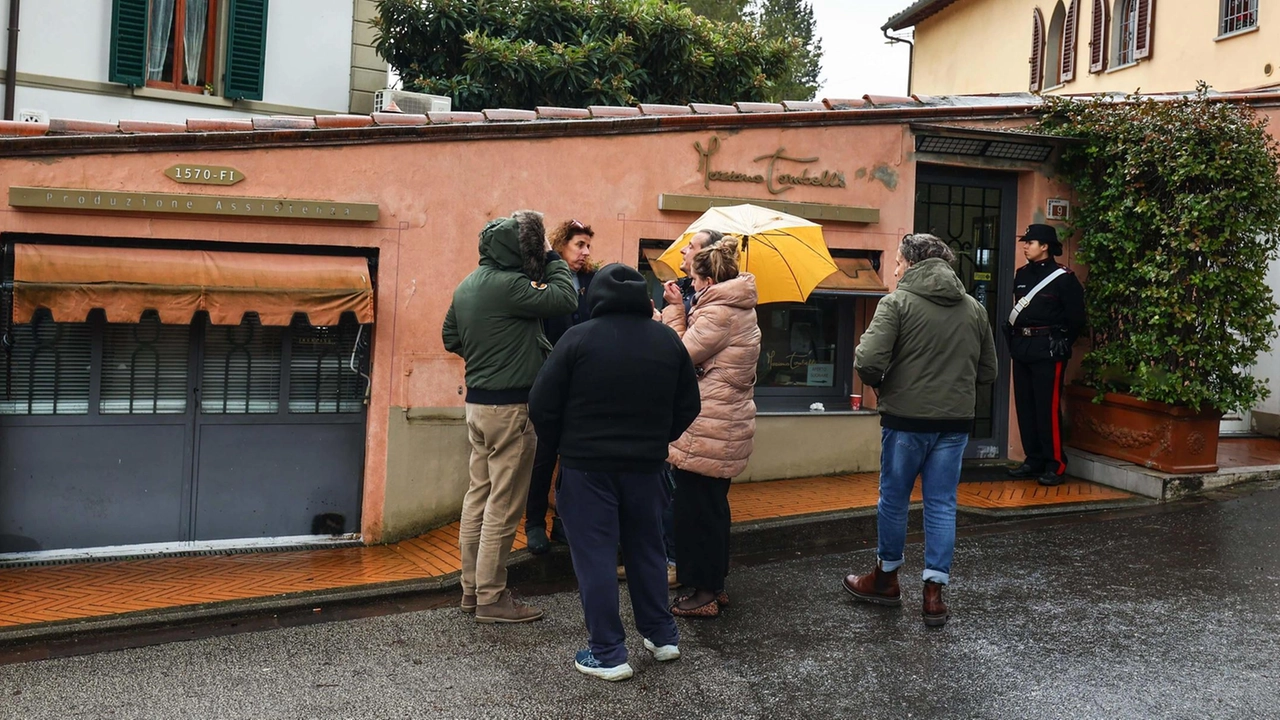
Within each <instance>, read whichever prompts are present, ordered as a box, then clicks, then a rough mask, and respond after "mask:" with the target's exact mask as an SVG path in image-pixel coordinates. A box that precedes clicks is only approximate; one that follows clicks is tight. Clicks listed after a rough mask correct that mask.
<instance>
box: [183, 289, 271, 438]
mask: <svg viewBox="0 0 1280 720" xmlns="http://www.w3.org/2000/svg"><path fill="white" fill-rule="evenodd" d="M283 337H284V328H279V327H263V326H262V323H260V322H259V321H258V317H257V315H256V314H252V313H251V314H246V315H245V317H244V319H243V320H242V321H241V322H240V324H239V325H206V326H205V331H204V371H203V382H202V383H201V384H200V411H201V412H203V413H205V414H206V415H223V414H233V413H248V414H274V413H276V412H278V411H279V410H280V347H281V341H282V339H283Z"/></svg>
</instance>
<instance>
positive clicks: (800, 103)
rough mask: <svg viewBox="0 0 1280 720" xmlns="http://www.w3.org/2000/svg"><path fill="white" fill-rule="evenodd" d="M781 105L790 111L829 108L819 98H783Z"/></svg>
mask: <svg viewBox="0 0 1280 720" xmlns="http://www.w3.org/2000/svg"><path fill="white" fill-rule="evenodd" d="M782 107H784V108H786V109H787V110H788V111H791V112H803V111H806V110H828V109H829V108H828V107H827V106H826V105H825V104H823V103H822V102H821V101H819V100H783V101H782Z"/></svg>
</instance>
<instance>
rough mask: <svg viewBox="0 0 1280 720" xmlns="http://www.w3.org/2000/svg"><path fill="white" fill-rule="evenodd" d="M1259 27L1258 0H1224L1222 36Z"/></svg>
mask: <svg viewBox="0 0 1280 720" xmlns="http://www.w3.org/2000/svg"><path fill="white" fill-rule="evenodd" d="M1257 25H1258V0H1222V27H1221V31H1220V32H1221V34H1222V35H1229V34H1231V33H1233V32H1240V31H1241V30H1248V29H1249V28H1252V27H1257Z"/></svg>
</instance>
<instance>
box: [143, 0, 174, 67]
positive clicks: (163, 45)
mask: <svg viewBox="0 0 1280 720" xmlns="http://www.w3.org/2000/svg"><path fill="white" fill-rule="evenodd" d="M173 1H174V0H151V17H150V18H148V22H147V27H149V28H151V34H150V36H149V37H148V38H147V79H148V80H160V79H162V77H161V76H162V75H164V61H165V59H166V58H165V56H166V55H167V54H168V50H169V33H170V32H171V31H172V30H173Z"/></svg>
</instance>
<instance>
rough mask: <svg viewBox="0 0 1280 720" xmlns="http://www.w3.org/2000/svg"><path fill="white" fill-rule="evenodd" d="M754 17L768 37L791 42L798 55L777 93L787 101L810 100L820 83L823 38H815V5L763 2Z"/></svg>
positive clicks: (798, 0) (779, 0)
mask: <svg viewBox="0 0 1280 720" xmlns="http://www.w3.org/2000/svg"><path fill="white" fill-rule="evenodd" d="M755 17H756V19H757V22H759V24H760V28H761V29H762V30H763V31H764V35H765V37H767V38H772V39H775V40H782V41H784V42H788V43H792V44H793V46H794V48H795V51H796V52H795V54H793V55H792V56H791V58H792V63H791V67H790V70H789V72H788V77H786V78H784V79H782V80H780V81H779V82H778V83H777V86H776V87H775V92H776V93H777V94H778V96H779V97H781V98H783V99H785V100H811V99H813V96H814V95H815V94H816V93H817V91H818V88H819V87H821V83H820V82H819V80H818V74H819V73H821V72H822V38H820V37H817V36H815V35H814V21H813V4H812V3H811V2H810V1H809V0H760V2H759V5H758V6H757V8H756V10H755Z"/></svg>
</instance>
